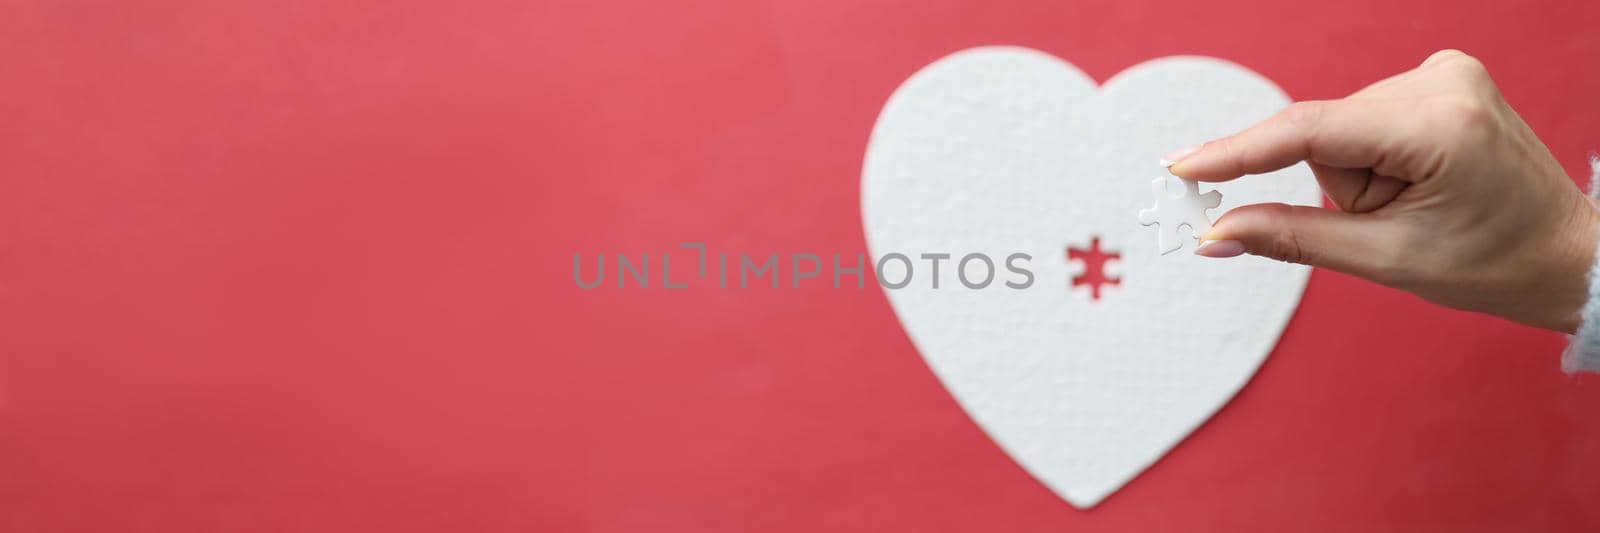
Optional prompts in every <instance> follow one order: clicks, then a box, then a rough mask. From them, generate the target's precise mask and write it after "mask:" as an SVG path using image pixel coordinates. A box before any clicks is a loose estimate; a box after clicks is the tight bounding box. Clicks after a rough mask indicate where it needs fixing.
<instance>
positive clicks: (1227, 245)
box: [1194, 241, 1244, 259]
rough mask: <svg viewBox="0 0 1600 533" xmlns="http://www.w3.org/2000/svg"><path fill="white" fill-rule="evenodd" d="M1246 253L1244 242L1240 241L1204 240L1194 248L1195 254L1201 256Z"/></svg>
mask: <svg viewBox="0 0 1600 533" xmlns="http://www.w3.org/2000/svg"><path fill="white" fill-rule="evenodd" d="M1243 253H1244V243H1242V242H1239V241H1204V242H1201V243H1200V246H1198V247H1196V248H1195V249H1194V255H1198V256H1200V257H1214V258H1217V259H1221V258H1224V257H1237V256H1239V255H1241V254H1243Z"/></svg>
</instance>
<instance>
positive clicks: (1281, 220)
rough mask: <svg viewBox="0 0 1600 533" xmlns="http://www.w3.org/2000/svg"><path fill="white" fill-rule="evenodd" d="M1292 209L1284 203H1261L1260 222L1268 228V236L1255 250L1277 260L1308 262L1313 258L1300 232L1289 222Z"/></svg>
mask: <svg viewBox="0 0 1600 533" xmlns="http://www.w3.org/2000/svg"><path fill="white" fill-rule="evenodd" d="M1293 209H1294V208H1293V207H1290V206H1288V205H1286V204H1263V205H1261V207H1260V210H1259V211H1258V213H1259V214H1260V216H1261V217H1262V220H1261V222H1262V223H1263V224H1264V227H1266V228H1270V230H1269V232H1268V234H1267V235H1268V237H1267V238H1266V239H1263V240H1262V249H1260V250H1257V251H1256V252H1257V253H1258V254H1259V255H1263V256H1266V257H1269V258H1272V259H1276V260H1278V261H1285V262H1289V263H1298V264H1302V265H1303V264H1309V263H1310V262H1311V261H1312V260H1313V259H1314V258H1312V257H1310V255H1309V254H1308V253H1307V249H1306V247H1305V246H1304V243H1303V242H1302V240H1301V235H1300V233H1299V232H1298V231H1296V230H1295V227H1294V225H1293V224H1291V223H1290V221H1291V220H1292V211H1293Z"/></svg>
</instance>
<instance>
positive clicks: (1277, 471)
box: [0, 0, 1600, 532]
mask: <svg viewBox="0 0 1600 533" xmlns="http://www.w3.org/2000/svg"><path fill="white" fill-rule="evenodd" d="M1468 4H1473V3H1472V2H1451V1H1443V0H1436V1H1422V2H1396V1H1392V0H1382V1H1365V0H1363V1H1346V2H1316V3H1310V2H1259V3H1254V2H1234V1H1218V2H1194V3H1189V2H1126V1H1075V2H1053V1H1042V0H991V1H985V2H943V1H931V0H903V1H870V2H867V1H857V0H852V1H792V2H735V1H726V2H661V1H635V2H593V1H538V0H535V1H533V2H527V1H450V2H436V3H424V2H351V1H327V0H318V1H309V0H297V1H274V2H249V3H245V2H202V1H191V2H184V1H153V2H78V1H60V0H52V1H22V2H18V1H6V2H0V529H3V530H6V531H75V530H103V531H104V530H123V531H131V530H145V531H202V530H212V531H221V530H227V531H250V530H262V531H276V530H320V531H352V530H374V531H410V530H415V531H430V530H431V531H438V530H456V531H468V530H484V531H526V530H537V531H634V530H644V529H651V530H656V529H659V530H677V531H819V530H846V531H874V532H876V531H893V530H906V531H1151V530H1163V529H1179V530H1185V531H1239V530H1267V531H1281V530H1297V531H1351V530H1367V531H1419V530H1421V531H1428V530H1451V531H1470V530H1484V531H1500V530H1544V531H1584V530H1587V531H1593V530H1596V529H1597V528H1600V506H1597V505H1596V503H1595V502H1596V501H1600V385H1597V383H1600V381H1597V380H1596V379H1595V378H1584V377H1577V378H1574V377H1569V376H1566V375H1563V374H1561V373H1560V372H1559V371H1558V369H1557V367H1558V364H1557V354H1558V352H1559V351H1560V350H1561V348H1562V346H1563V343H1564V341H1563V339H1562V337H1561V336H1560V335H1557V334H1554V333H1550V332H1545V331H1538V330H1534V329H1530V328H1526V327H1521V326H1516V325H1513V324H1509V323H1506V322H1501V321H1499V320H1496V319H1492V318H1488V317H1484V316H1476V315H1469V314H1463V313H1458V312H1453V311H1447V310H1442V309H1438V308H1434V307H1431V306H1429V305H1427V304H1425V303H1423V302H1421V301H1419V300H1418V299H1416V298H1413V297H1411V296H1408V295H1405V294H1402V293H1399V292H1396V291H1393V290H1388V289H1384V288H1380V287H1377V286H1374V285H1372V284H1369V283H1365V282H1362V281H1358V280H1355V279H1352V278H1349V277H1345V276H1341V275H1338V274H1333V273H1329V272H1323V271H1318V272H1316V273H1315V274H1314V275H1313V276H1312V278H1311V282H1310V285H1309V287H1308V288H1307V290H1306V293H1305V297H1304V300H1303V303H1302V304H1301V307H1300V309H1299V311H1298V313H1297V314H1296V315H1295V317H1294V319H1293V321H1292V323H1291V324H1290V325H1289V328H1288V330H1287V331H1286V332H1285V333H1284V335H1283V339H1282V341H1281V342H1280V344H1279V345H1278V348H1277V350H1276V351H1275V352H1274V354H1273V357H1272V358H1271V359H1270V360H1269V361H1268V362H1267V364H1266V365H1265V366H1264V367H1262V369H1261V371H1260V373H1259V374H1257V376H1256V377H1255V379H1254V381H1253V382H1251V384H1250V385H1249V386H1248V387H1246V388H1245V390H1244V391H1243V392H1242V393H1241V394H1240V395H1239V396H1238V397H1237V398H1236V399H1235V400H1234V401H1233V402H1232V403H1231V404H1230V405H1229V406H1228V407H1227V408H1225V409H1224V410H1223V411H1222V412H1221V413H1219V414H1218V415H1217V416H1216V417H1215V418H1213V419H1212V420H1211V421H1210V422H1209V423H1207V424H1206V425H1205V426H1204V427H1202V428H1201V429H1200V430H1199V431H1198V432H1196V433H1195V434H1194V435H1193V436H1191V437H1190V438H1189V439H1188V440H1187V441H1185V442H1184V443H1183V444H1182V445H1180V446H1179V447H1177V448H1176V449H1175V450H1174V451H1173V452H1172V453H1170V454H1169V455H1168V456H1167V457H1166V458H1165V459H1163V460H1161V461H1160V462H1159V463H1158V464H1157V465H1156V466H1155V467H1153V468H1152V469H1151V470H1149V471H1148V472H1146V473H1145V474H1143V475H1141V476H1140V477H1139V478H1137V479H1135V480H1134V481H1133V482H1132V483H1131V484H1129V485H1128V486H1127V487H1125V488H1123V489H1122V490H1121V491H1120V492H1118V493H1117V494H1115V495H1113V496H1112V497H1111V498H1109V499H1108V500H1106V501H1105V502H1104V503H1102V504H1101V505H1100V506H1099V507H1097V508H1095V509H1093V510H1092V511H1088V512H1084V511H1079V510H1075V509H1073V508H1071V507H1070V506H1068V505H1067V504H1066V503H1064V502H1062V501H1061V500H1059V499H1058V498H1057V497H1056V496H1054V495H1053V494H1051V493H1050V492H1049V491H1048V490H1047V489H1045V488H1044V487H1043V486H1042V485H1040V484H1039V483H1037V482H1035V481H1034V480H1033V479H1032V478H1030V477H1029V476H1028V474H1027V473H1026V472H1024V471H1023V470H1022V469H1020V468H1019V467H1017V466H1016V465H1015V464H1014V463H1013V462H1012V461H1011V460H1010V459H1008V458H1007V457H1006V456H1005V455H1004V454H1003V453H1002V452H1001V451H1000V450H999V449H998V448H996V447H995V445H994V444H993V443H991V442H990V441H989V440H988V439H987V438H986V437H985V436H984V435H983V434H982V432H981V431H979V430H978V428H977V427H976V426H975V425H973V423H972V422H971V421H970V420H969V419H968V418H967V417H966V416H965V415H964V414H963V413H962V412H961V411H960V409H959V408H958V407H957V406H956V405H955V403H954V402H953V401H952V400H951V398H950V397H949V396H948V395H947V394H946V392H945V391H944V390H943V389H942V388H941V387H940V385H939V383H938V382H937V381H936V379H935V378H934V377H933V375H932V374H931V373H930V372H929V371H928V369H927V368H926V367H925V366H924V364H923V362H922V360H921V359H920V357H919V356H918V355H917V353H916V352H915V351H914V349H913V348H912V346H911V344H910V343H909V341H908V340H907V338H906V336H905V334H904V333H903V332H902V330H901V329H900V326H899V325H898V323H897V322H896V319H895V317H894V315H893V313H892V312H891V310H890V308H889V306H888V305H887V302H886V300H885V298H884V296H883V295H882V293H881V291H879V290H878V289H876V288H873V287H870V286H869V287H868V288H867V289H864V290H827V289H821V288H815V287H820V285H821V284H816V285H814V286H813V287H814V288H812V289H801V290H788V289H785V290H777V291H774V290H770V289H764V288H763V289H751V290H745V291H738V290H722V291H719V290H715V289H711V288H705V287H698V288H692V289H689V290H683V291H674V292H665V291H661V290H654V289H652V290H632V289H629V290H616V289H600V290H595V291H580V290H578V289H577V288H576V287H575V286H574V283H573V281H572V273H571V272H572V271H571V261H572V256H573V254H575V253H582V254H586V256H587V257H592V256H593V254H597V253H602V252H603V253H615V252H628V253H630V254H641V253H652V254H660V253H664V252H673V251H675V250H676V246H677V244H678V243H679V242H683V241H703V242H706V243H708V245H709V246H710V247H711V249H712V252H713V253H717V252H719V251H722V252H733V253H739V252H744V253H750V254H766V253H772V252H781V253H786V254H787V253H793V252H813V253H821V254H833V253H842V254H850V255H853V254H854V253H860V252H864V251H865V244H864V242H863V237H862V231H861V226H860V222H859V209H858V185H859V179H860V176H859V170H860V164H861V159H862V154H863V151H864V148H865V144H866V139H867V136H868V133H869V131H870V128H871V126H872V123H873V120H874V119H875V118H876V116H877V113H878V111H879V108H880V106H881V105H882V104H883V102H884V100H885V98H887V97H888V95H889V94H890V92H891V91H892V90H893V89H894V88H895V87H896V86H897V85H898V84H899V83H900V82H901V81H902V80H904V79H905V78H906V76H908V75H910V74H911V73H912V72H914V71H915V70H916V69H918V68H920V67H921V66H923V65H925V64H927V63H928V62H930V61H932V60H934V59H936V58H938V57H940V56H943V55H945V54H947V53H950V52H953V51H955V50H959V49H962V48H967V47H971V46H977V45H984V44H1018V45H1026V46H1031V47H1035V48H1038V49H1041V50H1044V51H1047V52H1050V53H1053V54H1056V55H1058V56H1060V57H1062V58H1064V59H1067V60H1069V61H1071V62H1073V63H1074V64H1076V65H1078V66H1079V67H1081V68H1083V69H1084V70H1085V71H1086V72H1088V73H1089V74H1090V75H1093V76H1095V77H1096V78H1099V79H1105V78H1107V77H1109V76H1110V75H1112V74H1114V73H1116V72H1117V71H1119V70H1121V69H1122V68H1124V67H1127V66H1130V65H1133V64H1135V63H1138V62H1140V61H1143V60H1147V59H1151V58H1155V57H1160V56H1165V55H1172V54H1204V55H1211V56H1217V57H1222V58H1226V59H1229V60H1232V61H1235V62H1238V63H1240V64H1243V65H1245V66H1247V67H1249V68H1252V69H1254V70H1256V71H1258V72H1260V73H1262V74H1264V75H1266V76H1267V77H1270V78H1272V79H1273V80H1276V81H1277V83H1278V84H1279V85H1280V86H1282V87H1283V88H1284V89H1285V90H1286V91H1287V92H1288V93H1289V94H1290V95H1291V96H1292V97H1294V98H1296V99H1312V98H1329V97H1337V96H1340V95H1343V94H1346V93H1348V92H1350V91H1353V90H1355V89H1357V88H1359V87H1361V86H1362V85H1364V84H1366V83H1368V82H1371V81H1375V80H1377V79H1379V78H1381V77H1384V76H1386V75H1389V74H1392V73H1395V72H1398V71H1400V70H1403V69H1406V68H1409V67H1411V66H1412V65H1414V64H1415V63H1417V62H1419V61H1421V60H1422V59H1423V58H1424V57H1425V56H1426V55H1427V54H1428V53H1429V52H1431V51H1433V50H1435V49H1438V48H1444V47H1459V48H1463V49H1465V50H1467V51H1469V52H1471V53H1473V54H1475V55H1478V56H1479V57H1480V58H1482V59H1484V60H1485V61H1486V62H1487V63H1488V64H1489V66H1490V68H1491V71H1492V72H1493V73H1494V75H1495V76H1496V79H1497V80H1499V82H1500V84H1501V86H1502V88H1503V90H1504V92H1505V94H1506V96H1507V98H1508V99H1509V100H1510V101H1511V102H1512V104H1513V105H1515V106H1516V107H1517V108H1518V109H1519V110H1520V111H1521V112H1522V113H1523V115H1524V117H1525V118H1527V120H1528V121H1529V122H1530V123H1531V124H1532V125H1533V127H1534V129H1535V130H1536V131H1538V132H1540V134H1542V135H1543V136H1544V138H1545V140H1546V141H1547V142H1548V143H1549V145H1550V147H1551V149H1552V150H1553V151H1554V152H1555V154H1556V155H1557V157H1559V158H1560V159H1561V161H1562V162H1563V163H1564V164H1566V166H1567V169H1568V171H1569V172H1571V173H1573V174H1574V175H1575V176H1577V175H1578V174H1579V173H1580V172H1583V171H1584V162H1583V161H1584V156H1585V153H1586V152H1587V151H1588V150H1589V149H1591V148H1595V147H1600V109H1597V104H1596V102H1600V38H1597V37H1595V35H1596V31H1597V28H1600V3H1595V2H1591V1H1571V2H1545V3H1540V2H1511V3H1506V4H1515V5H1503V6H1494V7H1483V8H1479V7H1468ZM1159 155H1160V154H1151V156H1152V158H1154V157H1156V156H1159ZM1584 181H1587V180H1586V177H1585V178H1584ZM678 253H679V255H678V256H677V258H679V261H683V263H680V264H688V262H687V259H688V258H689V257H690V256H689V255H688V254H687V253H686V252H682V251H680V252H678ZM826 256H827V255H824V257H826ZM674 266H675V267H676V266H678V265H677V264H675V265H674ZM682 271H683V272H687V269H684V270H682Z"/></svg>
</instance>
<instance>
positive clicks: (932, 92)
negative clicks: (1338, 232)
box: [862, 47, 1321, 508]
mask: <svg viewBox="0 0 1600 533" xmlns="http://www.w3.org/2000/svg"><path fill="white" fill-rule="evenodd" d="M1288 102H1289V100H1288V98H1287V97H1286V96H1285V95H1284V94H1283V92H1282V91H1281V90H1279V89H1278V88H1277V86H1276V85H1274V84H1273V83H1272V82H1271V81H1269V80H1267V79H1265V78H1263V77H1261V76H1259V75H1257V74H1255V73H1253V72H1251V71H1249V70H1247V69H1245V68H1243V67H1240V66H1238V65H1235V64H1232V63H1228V62H1225V61H1222V60H1217V59H1210V58H1202V57H1169V58H1161V59H1157V60H1153V61H1149V62H1145V63H1141V64H1139V65H1137V66H1134V67H1132V68H1129V69H1127V70H1125V71H1123V72H1122V73H1120V74H1118V75H1116V76H1115V77H1113V78H1112V79H1111V80H1109V81H1107V82H1106V83H1105V85H1104V86H1103V87H1097V86H1096V84H1095V82H1094V80H1092V79H1090V78H1089V77H1088V76H1086V75H1085V74H1083V72H1081V71H1079V70H1078V69H1077V68H1076V67H1074V66H1072V65H1071V64H1069V63H1067V62H1065V61H1062V60H1060V59H1058V58H1056V57H1054V56H1051V55H1049V54H1046V53H1044V52H1039V51H1037V50H1031V49H1026V48H1017V47H981V48H972V49H968V50H964V51H961V52H957V53H955V54H952V55H950V56H947V57H944V58H942V59H939V60H937V61H935V62H933V63H932V64H930V65H928V66H927V67H925V68H923V69H922V70H921V71H919V72H917V73H916V74H914V75H912V76H911V77H910V78H909V79H907V80H906V81H905V83H904V84H902V85H901V86H900V87H899V89H897V90H896V91H895V93H894V95H893V96H891V97H890V98H889V100H888V102H887V103H886V104H885V105H884V109H883V112H882V114H881V115H880V116H879V117H878V122H877V125H876V126H875V127H874V129H873V131H872V138H871V141H870V143H869V145H868V147H867V155H866V162H865V165H864V170H863V175H862V211H863V219H864V220H863V223H864V225H865V227H866V232H867V241H868V246H869V248H870V250H871V252H872V255H873V257H874V258H882V257H884V256H885V255H887V254H890V253H895V252H898V253H902V254H905V255H908V256H910V257H911V258H913V259H916V260H917V261H916V262H915V265H914V268H913V271H912V273H911V274H912V279H913V280H914V281H913V283H911V284H910V285H909V286H907V287H905V288H902V289H887V288H886V289H885V290H886V292H887V293H888V296H889V301H890V303H891V304H892V305H893V307H894V310H895V313H896V314H897V315H898V316H899V318H900V322H901V324H903V325H904V326H905V328H906V332H907V333H908V334H909V335H910V337H911V340H912V342H913V343H914V344H915V345H916V347H917V349H918V350H919V351H920V352H921V353H922V356H923V357H924V358H925V359H926V360H927V361H928V364H929V366H931V367H932V368H933V370H934V372H935V373H936V374H937V375H938V377H939V379H940V380H941V381H942V382H943V383H944V385H945V387H946V388H948V389H949V390H950V392H951V393H952V394H953V395H954V396H955V398H956V400H957V401H958V402H960V404H961V406H962V407H963V408H964V409H965V410H966V411H967V413H968V414H969V415H970V416H972V418H973V419H974V420H975V421H977V423H978V424H979V425H980V426H981V427H982V428H983V429H984V431H986V432H987V433H988V434H989V436H990V437H991V438H993V439H994V440H995V441H996V442H997V443H998V444H999V445H1000V447H1001V448H1003V449H1004V450H1005V451H1006V452H1007V453H1009V454H1010V455H1011V457H1012V458H1014V459H1015V460H1016V461H1017V462H1018V463H1020V464H1021V465H1022V466H1023V468H1025V469H1027V471H1028V472H1029V473H1031V474H1032V475H1033V476H1034V477H1035V478H1037V479H1039V480H1040V481H1041V482H1043V483H1044V484H1045V485H1047V486H1049V487H1050V489H1051V490H1054V491H1055V492H1056V493H1057V494H1058V495H1060V496H1061V497H1062V498H1065V499H1066V500H1067V501H1068V502H1070V503H1072V504H1073V505H1075V506H1078V507H1080V508H1087V507H1092V506H1094V505H1095V504H1097V503H1099V502H1100V501H1101V500H1102V499H1103V498H1105V497H1106V496H1108V495H1110V494H1111V493H1112V492H1114V491H1116V490H1117V489H1118V488H1120V487H1122V486H1123V485H1124V484H1126V483H1127V482H1128V481H1129V480H1131V479H1132V478H1133V477H1134V476H1136V475H1138V473H1139V472H1141V471H1143V470H1144V469H1145V468H1147V467H1148V466H1150V465H1151V464H1152V463H1154V462H1155V461H1156V460H1157V459H1160V458H1161V456H1162V455H1163V454H1165V453H1166V452H1167V450H1169V449H1171V448H1172V447H1173V446H1175V445H1176V444H1177V443H1178V442H1179V441H1181V440H1182V439H1183V438H1184V437H1185V436H1187V435H1188V434H1189V433H1190V432H1192V431H1193V430H1194V429H1195V428H1196V427H1198V426H1199V425H1200V424H1201V423H1203V422H1204V421H1205V420H1206V419H1207V418H1209V417H1210V416H1211V415H1212V414H1213V413H1215V412H1216V411H1217V409H1220V408H1221V407H1222V405H1223V404H1225V403H1227V401H1228V399H1229V398H1231V397H1232V396H1233V395H1234V394H1235V393H1236V392H1238V390H1239V389H1240V387H1243V386H1244V384H1245V382H1247V381H1248V380H1249V379H1250V377H1251V376H1252V375H1253V374H1255V371H1256V369H1257V368H1258V367H1259V366H1260V365H1261V363H1262V362H1263V361H1264V360H1265V359H1266V357H1267V355H1268V354H1269V353H1271V351H1272V348H1273V346H1274V345H1275V344H1276V343H1277V340H1278V336H1279V334H1280V333H1281V332H1282V331H1283V328H1284V326H1285V325H1286V324H1287V323H1288V321H1289V317H1290V316H1291V315H1292V314H1293V313H1294V310H1295V308H1296V307H1297V306H1298V304H1299V301H1300V295H1301V293H1302V292H1303V291H1304V290H1305V284H1306V279H1307V278H1308V276H1309V275H1310V269H1309V268H1307V267H1304V266H1299V265H1289V264H1283V263H1277V262H1273V261H1269V260H1265V259H1260V258H1255V257H1242V258H1235V259H1227V260H1212V259H1205V258H1199V257H1197V256H1194V255H1193V254H1190V253H1187V252H1188V250H1187V249H1186V250H1183V251H1180V252H1179V253H1173V254H1170V255H1167V256H1159V255H1157V251H1156V240H1157V236H1156V234H1155V231H1156V230H1155V229H1153V228H1150V227H1144V226H1140V225H1139V224H1138V222H1137V220H1136V219H1137V214H1138V212H1139V210H1140V209H1143V208H1147V207H1150V206H1152V205H1154V198H1153V197H1152V195H1151V189H1150V182H1151V180H1152V178H1155V177H1157V176H1162V175H1165V171H1164V170H1163V169H1162V168H1161V167H1160V166H1158V165H1157V160H1158V159H1159V156H1160V155H1161V154H1163V153H1166V152H1167V151H1168V150H1170V149H1172V148H1174V147H1178V146H1183V145H1186V144H1193V143H1196V142H1200V141H1203V140H1206V139H1211V138H1216V137H1219V136H1222V135H1225V134H1228V133H1232V132H1234V131H1237V130H1239V129H1242V128H1244V127H1247V126H1249V125H1251V124H1253V123H1255V122H1257V121H1259V120H1261V119H1264V118H1266V117H1268V116H1270V115H1271V114H1272V113H1274V112H1276V111H1278V110H1279V109H1282V108H1283V107H1284V106H1286V105H1287V104H1288ZM1206 187H1209V186H1206ZM1217 189H1218V190H1221V191H1222V193H1223V203H1222V207H1221V209H1220V210H1218V211H1215V212H1213V215H1216V214H1219V213H1221V212H1222V211H1224V210H1227V209H1230V208H1232V207H1236V206H1239V205H1243V204H1249V203H1258V202H1285V203H1293V204H1301V205H1318V204H1319V202H1320V199H1321V195H1320V192H1319V190H1318V188H1317V185H1316V182H1315V180H1314V179H1313V177H1312V175H1311V172H1310V170H1309V169H1308V168H1307V167H1306V166H1305V165H1296V166H1294V167H1291V168H1288V169H1285V170H1281V171H1278V172H1273V173H1271V174H1266V175H1262V176H1253V177H1248V178H1244V179H1240V180H1237V181H1232V182H1228V183H1225V184H1222V185H1220V186H1218V187H1217ZM1160 229H1161V230H1166V231H1171V229H1170V228H1160ZM1095 236H1098V237H1100V239H1101V243H1102V246H1103V247H1106V248H1109V249H1112V250H1114V251H1117V252H1120V253H1121V254H1122V259H1121V261H1120V262H1119V263H1120V264H1118V263H1113V265H1116V266H1117V267H1118V268H1116V270H1117V271H1118V272H1119V273H1120V275H1121V278H1122V280H1123V281H1122V284H1121V285H1120V286H1115V287H1110V288H1109V290H1108V291H1107V292H1106V293H1104V294H1102V296H1101V298H1100V299H1099V300H1098V301H1096V300H1093V299H1091V297H1090V295H1089V291H1088V290H1086V288H1085V287H1076V288H1074V287H1072V286H1071V283H1070V278H1071V276H1072V274H1073V272H1074V271H1075V270H1077V269H1080V268H1081V265H1079V264H1078V262H1069V261H1068V260H1067V257H1066V254H1067V252H1066V249H1067V248H1068V247H1069V246H1073V247H1087V246H1088V245H1089V244H1090V239H1091V238H1092V237H1095ZM1193 245H1194V243H1193V242H1192V241H1191V242H1189V243H1188V244H1186V248H1188V247H1192V246H1193ZM971 252H983V253H986V254H989V255H990V256H992V257H994V258H995V261H996V262H997V263H998V264H997V265H996V266H997V270H998V271H999V272H998V275H999V277H998V278H997V280H996V281H995V283H994V284H992V285H990V286H989V287H987V288H985V289H981V290H972V289H968V288H966V287H964V286H963V285H961V284H960V283H959V281H958V279H957V278H956V276H955V272H954V270H956V269H955V264H954V261H955V259H959V258H960V257H962V256H963V255H964V254H967V253H971ZM1013 252H1024V253H1028V254H1030V255H1031V256H1032V258H1033V259H1032V261H1031V262H1029V263H1027V266H1028V270H1030V271H1031V272H1032V273H1033V275H1034V276H1035V280H1034V283H1033V285H1032V286H1031V287H1029V288H1027V289H1020V290H1019V289H1011V288H1007V287H1005V286H1004V285H1003V284H1001V281H1013V282H1021V281H1023V280H1024V278H1023V276H1022V275H1020V274H1015V273H1010V272H1007V271H1006V270H1005V269H1004V266H1003V265H1004V263H1003V262H1001V261H1003V260H1002V259H1001V258H1004V257H1005V256H1006V255H1008V254H1010V253H1013ZM924 253H949V254H951V255H952V256H953V258H952V259H951V260H949V261H945V262H943V263H942V264H941V266H942V267H943V268H942V269H941V272H939V276H938V278H939V287H940V288H938V289H933V288H932V283H931V272H930V270H931V268H930V262H929V261H926V260H922V259H919V256H920V254H924ZM900 264H901V263H899V262H886V265H887V266H889V267H890V268H888V269H886V272H885V274H886V276H885V277H886V278H889V279H887V281H889V282H898V281H899V280H900V279H901V278H903V277H904V276H905V273H903V272H900V271H899V269H896V268H893V267H895V266H897V265H900ZM968 266H969V268H970V269H971V270H969V272H971V273H972V276H970V277H969V280H972V281H974V282H976V281H979V280H981V279H982V277H983V268H982V264H981V263H980V262H978V261H973V262H972V263H970V264H969V265H968ZM1197 489H1200V488H1199V487H1197Z"/></svg>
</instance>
